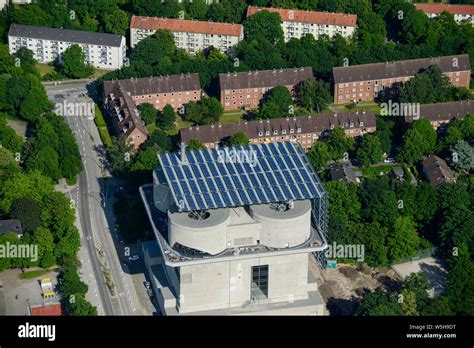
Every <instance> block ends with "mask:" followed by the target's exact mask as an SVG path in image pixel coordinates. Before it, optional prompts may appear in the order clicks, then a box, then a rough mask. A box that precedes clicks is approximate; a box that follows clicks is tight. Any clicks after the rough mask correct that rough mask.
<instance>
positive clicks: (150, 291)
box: [147, 289, 153, 297]
mask: <svg viewBox="0 0 474 348" xmlns="http://www.w3.org/2000/svg"><path fill="white" fill-rule="evenodd" d="M147 293H148V296H150V297H153V290H151V289H148V290H147Z"/></svg>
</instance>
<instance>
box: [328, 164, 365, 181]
mask: <svg viewBox="0 0 474 348" xmlns="http://www.w3.org/2000/svg"><path fill="white" fill-rule="evenodd" d="M330 172H331V179H332V180H334V181H337V180H342V181H344V182H346V183H349V182H353V183H357V182H358V180H357V176H356V174H355V173H354V170H353V169H352V167H351V166H350V165H348V164H342V165H339V166H334V167H332V168H331V170H330Z"/></svg>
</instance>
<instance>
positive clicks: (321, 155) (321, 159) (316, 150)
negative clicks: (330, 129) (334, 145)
mask: <svg viewBox="0 0 474 348" xmlns="http://www.w3.org/2000/svg"><path fill="white" fill-rule="evenodd" d="M308 157H309V160H310V161H311V164H312V165H313V167H314V169H316V170H320V169H323V168H324V167H325V166H326V165H327V163H328V162H329V160H330V159H331V154H330V153H329V147H328V146H327V145H326V143H324V142H322V141H317V142H315V143H314V144H313V146H311V149H310V150H309V152H308Z"/></svg>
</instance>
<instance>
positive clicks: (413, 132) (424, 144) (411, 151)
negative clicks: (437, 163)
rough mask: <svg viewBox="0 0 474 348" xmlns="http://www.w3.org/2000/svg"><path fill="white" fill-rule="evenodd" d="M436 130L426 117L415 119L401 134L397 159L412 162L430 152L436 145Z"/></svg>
mask: <svg viewBox="0 0 474 348" xmlns="http://www.w3.org/2000/svg"><path fill="white" fill-rule="evenodd" d="M436 139H437V136H436V131H435V130H434V129H433V127H432V126H431V123H430V121H428V120H427V119H424V118H423V119H419V120H415V121H414V122H413V123H412V124H411V126H410V128H409V129H408V130H407V131H406V133H405V134H404V136H403V143H402V146H401V148H400V152H399V153H398V155H397V159H398V160H399V161H401V162H407V163H409V164H412V163H413V162H416V161H420V160H421V159H422V158H423V156H424V155H426V154H428V153H430V152H432V151H433V150H434V149H435V146H436Z"/></svg>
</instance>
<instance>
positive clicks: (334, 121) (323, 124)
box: [180, 111, 376, 143]
mask: <svg viewBox="0 0 474 348" xmlns="http://www.w3.org/2000/svg"><path fill="white" fill-rule="evenodd" d="M360 122H362V123H363V126H360ZM351 123H353V127H350V125H351ZM331 125H333V126H334V128H337V127H343V128H348V129H351V128H352V129H354V128H361V127H363V128H368V127H375V126H376V124H375V114H374V112H373V111H351V112H343V113H338V114H337V113H334V114H320V115H313V116H306V117H296V118H276V119H271V120H258V121H248V122H241V123H224V124H222V125H217V126H213V125H209V126H196V127H189V128H181V130H180V136H181V141H183V142H188V141H189V140H190V139H197V140H199V141H201V142H202V143H216V142H219V141H221V140H222V139H225V138H227V137H230V136H232V135H234V134H235V133H237V132H244V133H245V134H246V135H247V136H248V137H249V138H250V139H254V138H258V137H265V132H266V131H270V134H271V135H270V136H273V131H274V130H278V135H279V136H281V135H282V132H281V131H282V130H284V129H285V130H286V135H290V129H294V130H295V133H294V134H297V133H296V130H297V129H298V128H301V133H323V132H325V131H327V130H330V129H331ZM259 132H263V134H264V135H263V136H261V135H259Z"/></svg>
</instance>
